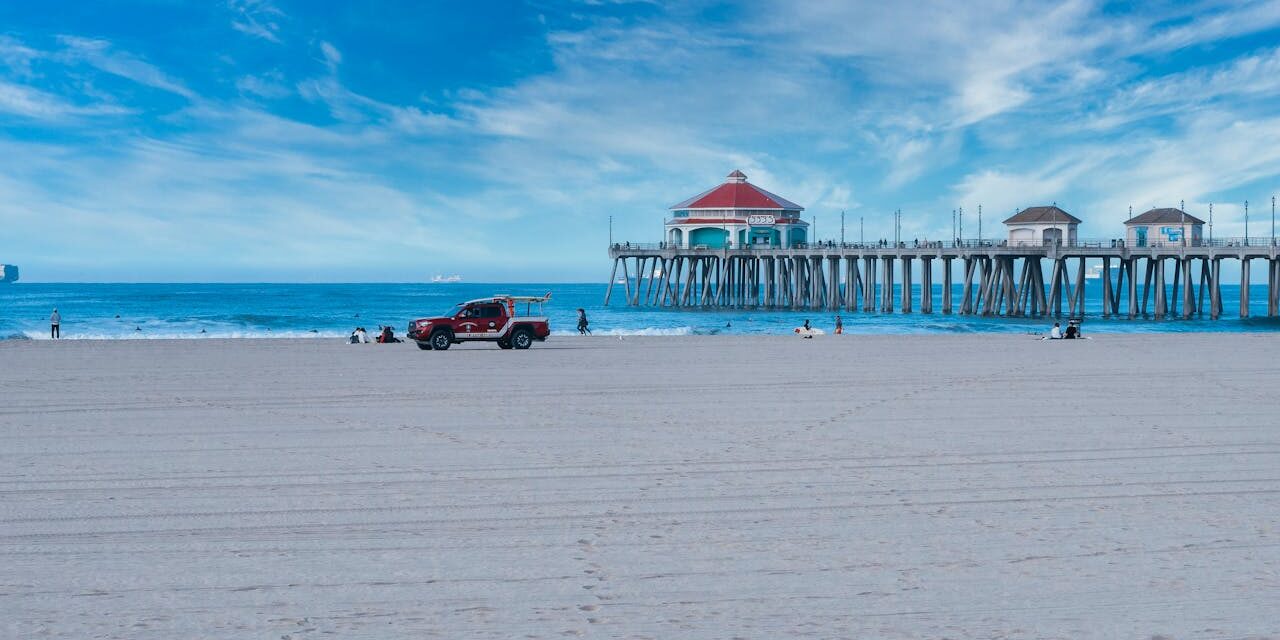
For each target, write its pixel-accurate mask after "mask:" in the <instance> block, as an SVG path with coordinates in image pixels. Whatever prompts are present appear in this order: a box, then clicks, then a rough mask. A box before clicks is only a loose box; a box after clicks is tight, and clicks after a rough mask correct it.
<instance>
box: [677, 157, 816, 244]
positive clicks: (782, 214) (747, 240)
mask: <svg viewBox="0 0 1280 640" xmlns="http://www.w3.org/2000/svg"><path fill="white" fill-rule="evenodd" d="M801 211H804V207H802V206H800V205H798V204H796V203H794V202H791V201H789V200H787V199H786V198H783V197H781V196H778V195H775V194H772V193H769V192H768V191H765V190H764V189H761V188H760V187H757V186H755V185H754V184H751V183H750V182H747V176H746V174H744V173H742V172H741V171H738V170H736V169H735V170H734V171H733V172H732V173H730V174H729V176H728V177H727V178H725V181H724V182H723V183H722V184H720V185H719V186H717V187H715V188H713V189H710V190H707V191H704V192H702V193H700V194H698V195H696V196H694V197H692V198H689V199H688V200H685V201H684V202H681V203H680V204H677V205H675V206H673V207H671V218H670V219H669V220H667V222H666V242H667V244H668V246H671V247H676V248H682V249H699V248H705V249H723V248H729V249H732V248H745V247H760V248H764V247H768V248H775V249H776V248H783V249H787V248H793V247H803V246H805V243H806V242H808V235H809V223H807V222H805V221H803V220H801V219H800V212H801Z"/></svg>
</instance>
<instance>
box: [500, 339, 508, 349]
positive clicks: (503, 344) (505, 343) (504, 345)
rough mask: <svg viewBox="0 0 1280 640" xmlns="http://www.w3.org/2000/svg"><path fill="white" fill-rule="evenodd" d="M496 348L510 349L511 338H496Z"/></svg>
mask: <svg viewBox="0 0 1280 640" xmlns="http://www.w3.org/2000/svg"><path fill="white" fill-rule="evenodd" d="M498 348H499V349H510V348H511V340H510V339H509V338H499V339H498Z"/></svg>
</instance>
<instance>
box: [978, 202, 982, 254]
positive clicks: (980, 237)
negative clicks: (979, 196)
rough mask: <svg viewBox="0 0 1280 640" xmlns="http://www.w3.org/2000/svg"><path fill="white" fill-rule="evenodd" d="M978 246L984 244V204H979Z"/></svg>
mask: <svg viewBox="0 0 1280 640" xmlns="http://www.w3.org/2000/svg"><path fill="white" fill-rule="evenodd" d="M978 246H982V205H978Z"/></svg>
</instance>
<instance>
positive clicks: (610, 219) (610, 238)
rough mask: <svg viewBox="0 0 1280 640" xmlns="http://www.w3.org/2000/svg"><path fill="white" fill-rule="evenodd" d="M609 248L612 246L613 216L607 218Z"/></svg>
mask: <svg viewBox="0 0 1280 640" xmlns="http://www.w3.org/2000/svg"><path fill="white" fill-rule="evenodd" d="M609 246H611V247H612V246H613V216H609Z"/></svg>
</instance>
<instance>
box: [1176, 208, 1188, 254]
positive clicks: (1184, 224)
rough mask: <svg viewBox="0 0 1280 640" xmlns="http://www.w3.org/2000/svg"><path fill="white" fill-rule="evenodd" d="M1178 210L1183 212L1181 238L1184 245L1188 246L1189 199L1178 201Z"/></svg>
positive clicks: (1179, 231)
mask: <svg viewBox="0 0 1280 640" xmlns="http://www.w3.org/2000/svg"><path fill="white" fill-rule="evenodd" d="M1178 211H1179V212H1180V213H1181V214H1182V219H1181V221H1180V223H1181V224H1182V228H1181V229H1179V230H1178V233H1179V238H1180V239H1181V240H1182V246H1184V247H1185V246H1187V201H1186V200H1179V201H1178Z"/></svg>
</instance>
